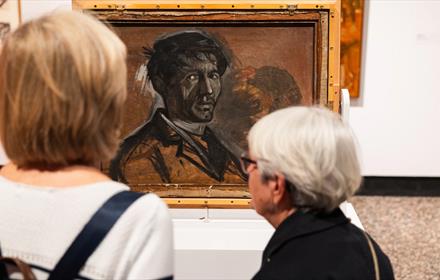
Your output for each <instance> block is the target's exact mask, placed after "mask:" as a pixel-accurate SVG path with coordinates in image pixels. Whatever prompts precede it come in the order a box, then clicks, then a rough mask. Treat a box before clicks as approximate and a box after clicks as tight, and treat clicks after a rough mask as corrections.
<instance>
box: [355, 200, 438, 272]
mask: <svg viewBox="0 0 440 280" xmlns="http://www.w3.org/2000/svg"><path fill="white" fill-rule="evenodd" d="M350 202H351V203H352V204H353V206H354V208H355V209H356V212H357V214H358V216H359V218H360V220H361V222H362V224H363V226H364V227H365V229H366V230H367V231H368V232H369V233H370V234H371V235H372V236H373V238H374V239H375V240H376V241H377V242H378V243H379V244H380V245H381V247H382V249H383V251H384V252H385V253H386V254H387V255H388V256H389V257H390V259H391V262H392V264H393V267H394V273H395V276H396V279H399V280H414V279H417V280H428V279H429V280H431V279H440V197H392V196H386V197H379V196H356V197H354V198H352V199H351V200H350Z"/></svg>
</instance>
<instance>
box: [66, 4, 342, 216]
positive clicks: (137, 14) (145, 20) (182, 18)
mask: <svg viewBox="0 0 440 280" xmlns="http://www.w3.org/2000/svg"><path fill="white" fill-rule="evenodd" d="M73 6H74V8H75V9H78V10H83V11H88V12H89V13H92V14H93V15H95V16H96V17H98V18H99V19H101V20H103V21H106V22H109V23H110V24H112V25H113V26H114V28H115V31H116V32H117V33H118V34H119V35H120V36H121V38H122V39H123V41H124V42H125V43H126V44H127V46H128V52H129V80H130V77H135V76H136V77H138V76H142V75H140V74H139V73H140V69H141V70H142V69H146V68H147V67H146V64H142V61H141V60H142V59H144V60H145V58H140V56H139V55H138V54H135V51H134V50H139V49H142V48H143V47H144V46H143V45H142V44H146V45H154V44H155V43H157V42H159V41H160V40H164V39H157V38H169V37H172V36H176V35H175V34H177V33H179V35H180V34H181V33H183V32H186V33H190V31H182V30H183V29H184V30H187V29H188V30H189V29H191V32H193V33H197V34H196V35H197V36H208V35H206V34H214V35H215V36H214V37H215V40H217V39H218V40H217V41H218V42H221V45H222V47H223V48H224V50H225V52H226V50H228V51H229V52H230V53H233V54H235V58H237V57H238V59H235V60H236V61H241V62H242V61H246V63H249V64H252V63H253V64H252V65H251V66H252V67H250V66H249V67H247V66H248V65H245V66H246V67H243V63H242V64H241V66H240V67H241V68H240V67H236V68H235V69H234V71H235V72H234V71H232V70H231V71H229V73H228V72H227V71H228V70H229V68H231V69H232V68H233V67H231V66H230V65H231V64H232V63H231V64H228V65H229V66H228V67H229V68H228V70H226V72H225V71H221V75H223V72H225V73H228V75H229V76H228V77H229V78H230V77H235V78H234V79H235V80H234V79H233V78H230V79H232V80H233V82H230V83H231V85H230V86H229V88H230V89H233V90H236V89H237V88H240V86H242V88H243V87H244V88H246V89H247V90H248V91H250V90H249V87H250V86H253V88H252V90H254V91H255V90H256V89H255V79H256V78H255V77H256V76H258V74H259V73H260V72H261V73H263V72H264V74H265V75H267V74H268V73H269V74H270V75H272V76H273V77H276V78H277V79H278V80H277V81H278V82H283V83H285V81H286V79H287V80H289V79H290V80H295V81H298V88H299V89H301V91H302V93H303V94H302V97H303V99H302V101H301V102H303V103H300V104H308V105H312V104H316V103H319V104H321V105H325V106H328V107H329V108H331V109H332V110H334V111H339V104H340V96H339V94H340V84H339V81H340V44H339V42H340V24H339V23H340V1H339V0H335V1H295V2H291V1H281V2H262V1H254V2H252V3H249V2H247V3H246V2H243V1H204V2H197V3H195V2H189V1H157V2H154V3H153V2H149V3H145V2H140V1H82V0H74V1H73ZM194 26H197V27H194ZM144 33H145V34H147V33H148V34H147V35H148V36H147V35H142V34H144ZM199 33H200V34H202V35H200V34H199ZM158 34H159V35H161V36H162V37H160V36H159V35H158ZM163 34H165V35H166V36H164V35H163ZM169 34H172V35H169ZM246 34H253V35H252V36H256V35H255V34H264V36H266V37H261V38H262V39H261V38H260V40H259V41H258V43H254V44H251V45H250V44H247V43H245V42H247V41H246V40H244V39H243V38H246ZM280 34H282V35H281V36H280ZM304 34H305V35H304ZM209 36H211V35H209ZM249 36H250V35H249ZM298 36H299V37H298ZM301 36H302V37H301ZM207 38H208V37H207ZM265 38H267V39H265ZM274 38H277V39H276V40H278V41H279V44H277V45H276V46H278V47H279V50H277V49H276V48H272V49H275V51H272V50H271V48H270V47H269V48H265V49H264V51H263V48H262V47H261V46H270V45H271V44H273V42H274V41H275V39H274ZM298 38H299V39H298ZM205 39H206V38H205ZM242 39H243V40H244V41H243V40H242ZM155 40H156V41H155ZM207 40H211V39H210V38H208V39H207ZM213 40H214V39H213ZM289 40H290V41H289ZM139 41H141V42H139ZM205 41H206V40H205ZM145 42H146V43H145ZM161 42H162V41H161ZM258 44H260V45H258ZM253 45H256V46H253ZM154 46H155V45H154ZM258 46H259V47H260V51H258V52H259V53H266V56H265V55H261V57H256V56H255V55H254V54H255V53H256V52H257V50H258V49H257V47H258ZM287 46H289V48H287ZM246 48H248V50H246ZM144 49H145V47H144ZM243 49H245V51H243ZM308 49H309V50H308ZM145 50H146V52H150V51H149V50H148V49H145ZM294 50H296V52H295V51H294ZM246 51H247V52H248V53H251V55H247V53H246ZM271 51H272V52H271ZM289 51H291V52H292V53H289ZM302 53H308V54H309V56H306V55H304V56H306V57H310V59H309V60H307V61H306V60H304V62H295V60H292V59H294V58H295V57H299V55H298V54H302ZM295 54H296V56H295ZM304 59H306V58H304ZM259 60H260V61H263V62H262V66H261V65H258V61H259ZM217 61H218V57H217ZM251 62H252V63H251ZM270 62H272V64H273V65H276V66H277V67H275V66H272V65H271V66H267V65H269V64H270ZM136 63H137V65H138V66H136V67H134V66H133V65H134V64H136ZM283 63H287V64H283ZM295 63H297V65H296V66H290V65H291V64H295ZM303 64H307V65H308V68H307V67H305V66H307V65H303ZM139 65H140V66H139ZM255 65H257V66H255ZM280 65H281V66H282V67H281V66H280ZM301 66H304V67H301ZM289 67H293V68H289ZM295 67H297V68H295ZM275 68H276V69H275ZM301 68H303V69H310V70H307V71H309V72H308V74H306V75H305V76H304V77H302V76H301V75H300V74H298V73H299V72H300V71H299V70H295V69H301ZM237 69H238V70H237ZM274 69H275V70H274ZM307 71H305V70H304V72H307ZM249 73H250V74H249ZM293 73H294V74H293ZM224 75H225V76H226V74H224ZM246 75H250V76H251V78H250V82H249V79H247V80H246V81H247V82H246V83H245V84H243V83H241V81H243V77H245V78H248V77H247V76H246ZM225 76H222V77H221V79H222V82H224V84H222V90H224V89H225V88H228V87H227V86H225V84H227V82H228V81H229V80H228V81H225V79H226V78H225ZM237 76H238V77H239V78H237ZM272 76H271V77H272ZM286 77H287V78H286ZM293 77H295V79H293ZM280 79H281V80H280ZM290 80H289V81H290ZM144 82H145V81H144ZM144 86H145V83H143V84H140V85H139V83H137V82H133V83H131V84H130V83H129V95H130V91H133V92H136V91H138V90H140V89H141V88H142V89H143V88H144ZM288 87H289V86H288ZM260 89H261V88H260ZM273 89H274V88H271V90H273ZM155 90H156V91H157V89H156V88H155ZM260 92H264V90H260ZM222 94H223V95H225V94H226V93H222ZM132 95H133V96H134V97H132V99H131V101H130V100H129V101H128V103H129V106H130V108H131V110H129V111H130V112H129V113H127V117H126V119H125V121H126V123H127V125H126V128H125V130H124V131H123V135H126V138H125V140H124V142H128V141H126V140H127V139H128V138H130V137H133V135H134V134H136V133H139V130H140V129H145V127H148V125H145V123H144V124H143V126H142V125H141V126H139V124H140V123H142V119H145V118H147V116H146V115H145V114H143V115H142V114H141V115H142V116H141V117H139V116H138V115H139V114H138V113H136V111H139V110H145V109H142V108H145V106H150V108H151V107H154V106H152V105H151V104H148V102H147V101H145V103H142V102H144V101H142V100H143V97H142V96H141V95H139V94H132ZM283 98H284V97H283ZM283 98H281V99H282V100H283V102H286V100H292V99H291V98H290V99H289V98H287V99H286V98H284V99H283ZM223 99H224V98H223ZM263 99H264V98H263ZM263 99H262V100H259V101H258V102H259V103H258V104H260V105H261V104H262V105H261V106H262V107H263V108H266V107H267V106H270V105H271V104H272V103H273V100H274V99H273V98H272V99H270V100H269V101H267V98H266V99H264V100H263ZM265 100H266V101H265ZM130 102H131V103H130ZM289 102H293V101H289ZM150 103H151V102H150ZM281 103H282V102H281ZM139 104H140V105H139ZM284 105H286V104H284ZM284 105H283V106H284ZM287 105H289V104H287ZM218 106H220V105H218ZM220 107H221V106H220ZM136 108H137V109H136ZM216 110H217V111H219V110H220V109H216ZM220 111H221V110H220ZM260 111H261V110H260ZM269 111H270V110H268V111H267V112H269ZM133 112H135V113H133ZM264 112H266V111H264ZM216 114H217V115H219V114H220V113H218V112H217V113H216ZM259 116H260V115H259ZM151 118H153V117H150V119H151ZM254 118H256V117H255V116H254ZM215 121H216V119H215V120H214V121H213V122H215ZM130 124H133V125H132V126H131V127H129V126H130ZM169 125H170V126H173V125H172V124H169ZM136 127H137V128H136ZM222 128H223V129H224V127H222ZM176 129H177V128H176ZM242 130H243V129H242ZM202 138H203V137H202ZM234 140H236V139H234ZM155 141H156V140H155ZM124 142H123V143H124ZM156 142H157V141H156ZM217 142H218V141H217ZM220 142H222V141H220ZM137 145H138V144H137ZM148 145H150V144H148ZM121 147H123V146H121ZM162 147H163V145H162ZM136 149H138V148H136ZM120 150H123V148H121V149H120ZM144 150H145V149H144ZM134 153H135V154H136V153H137V154H139V155H141V156H140V157H138V158H141V157H142V156H144V157H145V155H150V156H155V155H153V154H151V152H150V153H148V152H144V151H143V150H142V149H140V151H135V152H134ZM166 153H168V154H172V155H174V154H176V151H175V150H171V152H169V151H167V152H162V154H163V155H161V157H166V155H167V154H166ZM127 154H130V156H132V155H133V150H129V152H127ZM134 157H135V156H133V158H134ZM176 157H177V154H176ZM162 161H163V160H162ZM180 161H181V160H180ZM193 161H194V160H193ZM177 162H178V160H177V159H176V164H177ZM234 162H235V161H234ZM132 166H133V169H131V170H135V171H136V172H133V174H135V175H136V174H139V175H136V176H140V178H147V179H141V180H139V181H138V182H136V183H130V182H128V185H130V187H131V188H132V190H135V191H144V192H145V191H146V192H149V191H153V192H155V193H157V194H159V195H160V196H161V197H163V198H164V199H165V201H166V202H167V203H168V204H169V205H170V206H171V207H208V208H249V207H250V205H249V202H250V200H249V194H248V192H247V186H246V184H245V182H243V181H240V180H238V181H237V180H236V179H231V181H228V180H229V179H226V177H225V178H223V177H222V179H223V181H221V180H220V179H217V180H219V182H218V183H215V182H214V183H211V182H210V181H206V182H204V181H203V180H199V179H198V178H197V177H194V176H193V173H191V174H189V173H185V169H183V170H184V171H183V172H184V173H183V174H184V175H183V178H187V179H182V180H180V181H175V179H172V180H168V181H167V180H162V181H160V180H158V181H157V182H146V180H148V178H149V176H153V175H152V173H151V172H150V173H148V172H147V173H146V174H147V175H148V176H146V177H145V176H144V177H142V176H143V174H141V173H142V172H141V171H142V170H145V169H141V167H138V166H140V164H139V165H136V164H134V165H132ZM187 166H188V165H187ZM117 167H119V165H117ZM124 168H125V166H124ZM130 168H131V167H130ZM136 168H138V169H136ZM228 168H229V167H228ZM150 169H151V167H150ZM200 169H203V167H201V168H200ZM103 170H104V171H108V172H109V173H110V174H112V170H113V169H112V164H110V165H108V164H106V163H103ZM124 170H126V169H124ZM171 170H174V168H171ZM147 171H149V169H148V168H147ZM128 173H129V172H128ZM128 173H125V174H124V176H125V177H126V175H127V174H128ZM164 173H166V174H165V175H167V176H168V175H169V174H168V173H167V172H164ZM205 173H206V174H208V173H209V172H205ZM165 175H164V177H166V178H168V177H167V176H165ZM225 176H226V175H225ZM211 177H214V176H211ZM118 178H120V177H118ZM160 178H162V179H163V177H162V175H161V177H160ZM170 178H171V177H170ZM231 178H232V177H231ZM124 179H125V178H124ZM143 180H144V181H143ZM185 180H186V181H185ZM234 180H235V181H234ZM237 182H240V183H237Z"/></svg>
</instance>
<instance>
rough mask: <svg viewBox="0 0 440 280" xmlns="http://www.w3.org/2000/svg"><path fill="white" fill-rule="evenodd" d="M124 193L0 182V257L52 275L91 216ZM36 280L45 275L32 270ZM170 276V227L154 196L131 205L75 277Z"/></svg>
mask: <svg viewBox="0 0 440 280" xmlns="http://www.w3.org/2000/svg"><path fill="white" fill-rule="evenodd" d="M127 189H128V187H127V186H125V185H123V184H120V183H116V182H112V181H106V182H100V183H94V184H88V185H83V186H78V187H65V188H54V187H36V186H29V185H24V184H20V183H16V182H12V181H10V180H8V179H6V178H4V177H2V176H0V213H1V215H0V243H1V249H2V252H3V255H4V256H13V257H18V258H20V259H22V260H24V261H25V262H27V263H29V264H32V265H35V266H39V267H42V268H44V269H47V270H52V269H53V268H54V266H55V264H56V263H57V262H58V260H59V259H60V258H61V256H62V255H63V254H64V252H65V251H66V249H67V248H68V247H69V245H70V244H71V243H72V241H73V240H74V239H75V237H76V236H77V234H78V233H79V232H80V231H81V230H82V228H83V226H84V225H85V224H86V223H87V222H88V221H89V219H90V218H91V217H92V215H93V214H94V213H95V211H96V210H97V209H98V208H99V207H100V206H101V205H102V204H103V203H104V202H105V201H106V200H107V199H108V198H110V197H111V196H112V195H113V194H115V193H117V192H120V191H122V190H127ZM33 270H34V273H35V275H36V276H37V278H38V279H45V278H47V276H48V275H47V273H46V272H44V271H42V270H39V269H33ZM172 274H173V236H172V223H171V219H170V216H169V213H168V209H167V206H166V205H165V203H163V202H162V200H161V199H160V198H159V197H157V196H156V195H154V194H148V195H144V196H142V197H141V198H139V199H138V200H137V201H135V202H134V203H133V204H132V205H131V206H130V207H129V208H128V209H127V210H126V212H124V214H123V215H122V216H121V217H120V218H119V220H118V221H117V222H116V224H115V225H114V226H113V228H112V229H111V230H110V232H109V233H108V235H107V236H106V237H105V239H104V240H103V241H102V243H101V244H100V245H99V247H98V248H97V249H96V251H95V252H94V253H93V254H92V255H91V256H90V258H89V259H88V261H87V263H86V265H85V266H84V268H83V269H82V270H81V273H80V276H83V277H86V278H94V279H159V278H164V277H167V276H171V275H172Z"/></svg>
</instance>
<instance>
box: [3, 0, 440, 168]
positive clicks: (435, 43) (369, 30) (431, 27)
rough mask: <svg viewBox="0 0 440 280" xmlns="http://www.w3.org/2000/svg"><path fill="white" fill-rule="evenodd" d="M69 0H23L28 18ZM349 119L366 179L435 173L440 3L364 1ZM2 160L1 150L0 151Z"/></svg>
mask: <svg viewBox="0 0 440 280" xmlns="http://www.w3.org/2000/svg"><path fill="white" fill-rule="evenodd" d="M56 8H61V9H71V1H70V0H63V1H56V0H47V1H42V0H22V17H23V19H24V20H28V19H30V18H33V17H35V16H38V15H40V14H42V13H44V12H46V11H50V10H53V9H56ZM365 8H366V9H365V21H364V46H363V63H362V67H363V69H362V81H361V82H362V89H361V96H362V97H361V98H359V99H358V100H352V109H351V112H350V122H351V125H352V127H353V129H354V131H355V133H356V134H357V136H358V139H359V143H360V147H361V151H362V162H363V174H364V175H367V176H440V92H439V81H440V17H439V16H438V11H439V10H440V1H435V0H432V1H428V0H426V1H423V0H414V1H410V0H370V1H366V7H365ZM0 157H1V155H0Z"/></svg>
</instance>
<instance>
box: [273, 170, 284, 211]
mask: <svg viewBox="0 0 440 280" xmlns="http://www.w3.org/2000/svg"><path fill="white" fill-rule="evenodd" d="M269 180H270V183H269V185H270V187H271V191H272V199H273V202H274V203H275V204H279V203H280V202H281V201H283V200H284V199H285V196H286V195H287V189H286V187H287V185H286V177H285V176H284V175H283V174H279V173H277V174H276V175H275V176H274V177H273V178H271V179H269Z"/></svg>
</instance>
